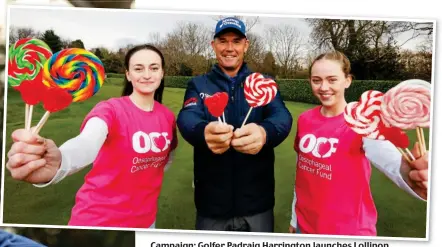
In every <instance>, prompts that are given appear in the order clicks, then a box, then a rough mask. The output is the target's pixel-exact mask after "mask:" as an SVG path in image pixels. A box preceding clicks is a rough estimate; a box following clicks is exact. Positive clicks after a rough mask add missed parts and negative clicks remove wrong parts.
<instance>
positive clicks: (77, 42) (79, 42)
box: [70, 39, 84, 49]
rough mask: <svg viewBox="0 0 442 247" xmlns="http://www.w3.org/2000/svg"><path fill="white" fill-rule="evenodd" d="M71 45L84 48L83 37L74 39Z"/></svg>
mask: <svg viewBox="0 0 442 247" xmlns="http://www.w3.org/2000/svg"><path fill="white" fill-rule="evenodd" d="M70 47H71V48H81V49H84V44H83V41H81V39H77V40H74V41H72V42H71V45H70Z"/></svg>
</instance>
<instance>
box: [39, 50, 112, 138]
mask: <svg viewBox="0 0 442 247" xmlns="http://www.w3.org/2000/svg"><path fill="white" fill-rule="evenodd" d="M104 77H105V73H104V66H103V63H102V62H101V61H100V59H99V58H98V57H97V56H95V55H94V54H93V53H91V52H89V51H86V50H84V49H80V48H70V49H65V50H61V51H59V52H57V53H55V54H54V55H53V56H52V57H51V58H50V59H49V60H47V62H46V63H45V65H44V68H43V83H44V84H45V85H46V86H48V87H50V88H60V89H63V90H64V91H66V92H67V93H68V94H65V95H64V96H60V95H61V93H57V92H59V90H58V89H57V90H55V91H54V90H51V91H49V93H47V94H46V97H45V99H44V103H46V106H50V107H47V108H45V110H46V113H45V114H44V115H43V117H42V120H40V122H39V124H38V125H37V127H36V128H35V132H36V133H38V131H39V130H40V129H41V128H42V126H43V124H44V123H45V122H46V120H47V119H48V118H49V115H50V114H51V112H55V111H59V110H62V109H64V108H66V107H67V106H65V104H66V102H68V101H69V100H66V99H65V98H62V99H63V100H60V101H56V100H55V101H53V99H52V98H51V94H52V93H54V92H55V94H54V98H56V97H58V96H60V97H67V96H66V95H69V97H70V101H69V102H81V101H85V100H87V99H88V98H90V97H92V96H93V95H94V94H96V93H97V92H98V90H99V89H100V88H101V86H102V85H103V82H104ZM48 102H53V103H48ZM57 102H60V106H54V105H53V104H55V105H56V104H57ZM68 105H69V104H68ZM54 109H55V110H54Z"/></svg>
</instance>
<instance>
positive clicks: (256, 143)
mask: <svg viewBox="0 0 442 247" xmlns="http://www.w3.org/2000/svg"><path fill="white" fill-rule="evenodd" d="M266 139H267V133H266V131H265V130H264V128H263V127H261V126H259V125H257V124H255V123H250V124H246V125H244V126H243V127H242V128H240V129H237V130H235V132H234V133H233V140H232V143H231V144H232V147H233V148H234V149H235V150H237V151H238V152H241V153H245V154H257V153H258V152H259V151H261V149H262V147H263V146H264V144H265V142H266Z"/></svg>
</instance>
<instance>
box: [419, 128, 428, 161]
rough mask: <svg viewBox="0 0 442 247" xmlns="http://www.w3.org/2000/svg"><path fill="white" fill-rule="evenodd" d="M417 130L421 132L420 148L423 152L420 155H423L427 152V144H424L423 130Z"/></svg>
mask: <svg viewBox="0 0 442 247" xmlns="http://www.w3.org/2000/svg"><path fill="white" fill-rule="evenodd" d="M419 129H420V132H421V139H422V147H423V148H424V149H423V152H422V155H423V154H425V153H426V152H427V143H426V142H425V133H424V129H423V128H419Z"/></svg>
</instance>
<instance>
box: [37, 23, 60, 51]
mask: <svg viewBox="0 0 442 247" xmlns="http://www.w3.org/2000/svg"><path fill="white" fill-rule="evenodd" d="M41 39H42V40H43V41H44V42H45V43H46V44H48V46H49V47H50V48H51V50H52V52H53V53H56V52H58V51H60V50H61V49H62V48H63V44H62V42H61V39H60V37H59V36H58V35H56V34H55V32H54V30H52V29H51V30H47V31H46V32H44V33H43V36H42V38H41Z"/></svg>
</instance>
